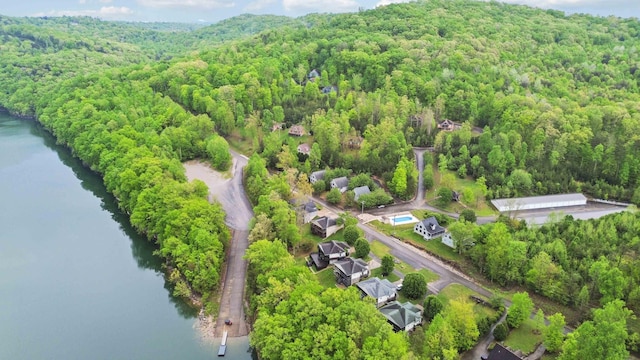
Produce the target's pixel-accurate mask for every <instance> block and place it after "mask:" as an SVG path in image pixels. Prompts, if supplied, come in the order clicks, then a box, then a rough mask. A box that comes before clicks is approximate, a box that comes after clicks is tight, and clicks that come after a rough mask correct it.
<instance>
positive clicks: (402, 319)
mask: <svg viewBox="0 0 640 360" xmlns="http://www.w3.org/2000/svg"><path fill="white" fill-rule="evenodd" d="M380 312H381V313H382V315H384V316H385V317H386V318H387V320H389V321H390V322H391V323H393V324H394V325H396V326H397V327H398V328H400V329H404V328H405V327H406V326H407V325H408V324H411V323H413V322H416V321H417V320H418V319H421V317H422V315H421V314H422V312H421V310H420V309H419V308H417V307H416V306H415V305H413V304H412V303H410V302H408V301H407V302H406V303H404V304H401V303H400V302H398V301H393V302H390V303H389V304H387V305H385V306H383V307H381V308H380Z"/></svg>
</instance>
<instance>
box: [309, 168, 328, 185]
mask: <svg viewBox="0 0 640 360" xmlns="http://www.w3.org/2000/svg"><path fill="white" fill-rule="evenodd" d="M326 172H327V170H320V171H314V172H312V173H311V175H310V176H309V181H310V182H311V183H312V184H315V183H316V181H318V180H322V179H324V173H326Z"/></svg>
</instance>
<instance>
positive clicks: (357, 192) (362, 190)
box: [353, 185, 371, 201]
mask: <svg viewBox="0 0 640 360" xmlns="http://www.w3.org/2000/svg"><path fill="white" fill-rule="evenodd" d="M370 193H371V190H369V187H368V186H367V185H365V186H358V187H357V188H354V189H353V199H354V200H355V201H358V199H359V198H360V196H362V195H364V194H370Z"/></svg>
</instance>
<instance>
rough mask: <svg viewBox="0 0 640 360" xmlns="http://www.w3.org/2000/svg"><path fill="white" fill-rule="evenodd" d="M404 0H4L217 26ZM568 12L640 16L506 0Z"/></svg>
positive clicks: (539, 0) (612, 6) (570, 0)
mask: <svg viewBox="0 0 640 360" xmlns="http://www.w3.org/2000/svg"><path fill="white" fill-rule="evenodd" d="M402 1H403V0H24V1H20V0H0V2H1V3H2V6H1V7H0V14H2V15H9V16H62V15H88V16H93V17H99V18H102V19H105V20H129V21H173V22H197V21H200V22H207V23H209V22H216V21H219V20H222V19H225V18H228V17H231V16H234V15H239V14H243V13H252V14H277V15H287V16H294V17H295V16H300V15H304V14H307V13H312V12H349V11H357V10H358V8H365V9H371V8H374V7H376V6H380V5H385V4H389V3H391V2H402ZM506 2H509V3H517V4H526V5H530V6H536V7H541V8H553V9H558V10H563V11H565V12H567V13H575V12H579V13H590V14H595V15H603V16H607V15H616V16H622V17H632V16H633V17H636V18H640V1H639V0H506Z"/></svg>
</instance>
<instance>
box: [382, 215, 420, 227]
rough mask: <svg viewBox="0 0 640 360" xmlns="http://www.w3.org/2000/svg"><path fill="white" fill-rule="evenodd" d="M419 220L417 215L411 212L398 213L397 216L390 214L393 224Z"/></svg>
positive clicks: (410, 222) (390, 220)
mask: <svg viewBox="0 0 640 360" xmlns="http://www.w3.org/2000/svg"><path fill="white" fill-rule="evenodd" d="M418 221H420V220H418V219H417V218H416V217H415V216H413V215H411V214H398V215H395V216H393V215H392V216H389V222H390V223H391V225H393V226H395V225H404V224H413V223H417V222H418Z"/></svg>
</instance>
